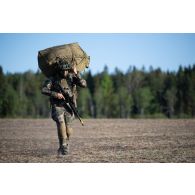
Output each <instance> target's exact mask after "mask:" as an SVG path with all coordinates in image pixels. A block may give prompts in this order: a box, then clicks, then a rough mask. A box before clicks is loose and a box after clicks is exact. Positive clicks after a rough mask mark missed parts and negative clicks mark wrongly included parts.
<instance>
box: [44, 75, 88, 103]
mask: <svg viewBox="0 0 195 195" xmlns="http://www.w3.org/2000/svg"><path fill="white" fill-rule="evenodd" d="M58 84H61V85H62V87H63V88H64V90H65V91H67V93H68V94H69V95H70V96H71V97H73V101H74V103H75V106H76V98H77V91H76V86H79V87H83V88H84V87H87V84H86V81H85V80H84V79H82V78H81V76H80V75H75V74H72V73H69V74H68V75H67V77H66V78H63V79H62V78H53V77H52V78H50V79H47V80H46V81H45V82H44V83H43V87H42V90H41V92H42V94H44V95H47V96H50V102H51V105H57V106H62V105H63V104H64V100H62V99H58V98H57V93H61V91H60V89H59V86H58Z"/></svg>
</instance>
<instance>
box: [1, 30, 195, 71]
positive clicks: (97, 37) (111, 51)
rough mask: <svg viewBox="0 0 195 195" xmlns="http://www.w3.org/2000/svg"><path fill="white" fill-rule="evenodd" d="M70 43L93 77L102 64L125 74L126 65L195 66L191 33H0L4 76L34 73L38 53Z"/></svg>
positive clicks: (170, 67)
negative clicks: (78, 49)
mask: <svg viewBox="0 0 195 195" xmlns="http://www.w3.org/2000/svg"><path fill="white" fill-rule="evenodd" d="M73 42H78V43H79V44H80V46H81V47H82V48H83V49H84V50H85V52H86V53H87V54H88V55H89V56H90V59H91V61H90V66H89V70H91V72H92V73H93V74H95V73H98V72H101V71H102V70H103V68H104V66H105V65H107V66H108V70H109V72H113V71H114V70H115V68H116V67H117V68H119V69H120V70H122V71H123V72H126V71H127V70H128V68H129V66H130V65H131V66H136V67H137V68H142V67H143V66H144V67H145V68H146V70H147V69H148V68H149V67H150V66H153V67H154V68H158V67H160V68H161V69H162V70H164V71H167V70H170V71H177V69H178V67H179V65H182V66H188V65H192V64H195V34H168V33H166V34H144V33H138V34H133V33H121V34H118V33H116V34H114V33H113V34H112V33H89V34H88V33H83V34H82V33H80V34H79V33H73V34H70V33H61V34H60V33H40V34H39V33H32V34H30V33H19V34H15V33H10V34H3V33H1V34H0V65H1V66H2V67H3V71H4V73H7V72H11V73H15V72H25V71H28V70H32V71H37V70H38V62H37V54H38V51H39V50H42V49H45V48H48V47H52V46H56V45H62V44H67V43H73Z"/></svg>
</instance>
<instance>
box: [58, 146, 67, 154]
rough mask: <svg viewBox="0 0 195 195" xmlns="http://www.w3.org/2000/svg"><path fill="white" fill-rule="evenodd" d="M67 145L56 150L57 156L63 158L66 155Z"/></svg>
mask: <svg viewBox="0 0 195 195" xmlns="http://www.w3.org/2000/svg"><path fill="white" fill-rule="evenodd" d="M68 152H69V151H68V144H66V145H62V146H60V148H59V149H58V155H59V156H65V155H67V154H68Z"/></svg>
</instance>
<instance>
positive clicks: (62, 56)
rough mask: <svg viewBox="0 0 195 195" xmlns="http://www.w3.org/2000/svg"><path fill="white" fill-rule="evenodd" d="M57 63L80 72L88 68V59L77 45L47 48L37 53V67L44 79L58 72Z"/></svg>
mask: <svg viewBox="0 0 195 195" xmlns="http://www.w3.org/2000/svg"><path fill="white" fill-rule="evenodd" d="M59 62H64V63H65V64H69V65H70V66H76V69H77V71H79V72H81V71H83V70H84V69H85V68H88V67H89V62H90V57H89V56H88V55H87V54H86V53H85V52H84V51H83V49H82V48H81V47H80V46H79V44H78V43H70V44H65V45H59V46H55V47H51V48H47V49H44V50H41V51H39V52H38V65H39V68H40V69H41V71H42V72H43V74H44V75H45V76H46V77H52V76H54V75H55V74H56V73H57V72H58V71H59Z"/></svg>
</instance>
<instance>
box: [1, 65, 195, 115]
mask: <svg viewBox="0 0 195 195" xmlns="http://www.w3.org/2000/svg"><path fill="white" fill-rule="evenodd" d="M82 76H83V77H84V78H85V79H86V80H87V83H88V88H86V89H78V109H79V112H80V114H81V115H82V117H85V118H89V117H94V118H130V117H136V118H151V117H152V118H164V117H169V118H191V117H195V65H193V66H189V67H185V68H183V67H182V66H180V67H179V69H178V71H177V72H163V71H161V70H160V69H159V68H158V69H153V68H152V67H151V68H150V71H148V72H147V71H145V68H142V69H141V70H138V69H136V68H135V67H129V69H128V71H127V72H126V73H123V72H122V71H120V70H119V69H117V68H116V69H115V71H114V73H112V74H110V73H109V71H108V68H107V67H105V68H104V70H103V71H102V72H100V73H98V74H95V75H92V74H91V72H90V71H89V72H86V73H84V74H83V75H82ZM44 80H45V77H44V75H43V74H42V73H40V72H39V71H38V72H36V73H34V72H31V71H27V72H25V73H15V74H10V73H7V74H4V73H3V70H2V67H1V66H0V117H34V118H40V117H48V116H49V112H50V105H49V98H48V97H47V96H44V95H42V94H41V91H40V90H41V86H42V83H43V81H44Z"/></svg>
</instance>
